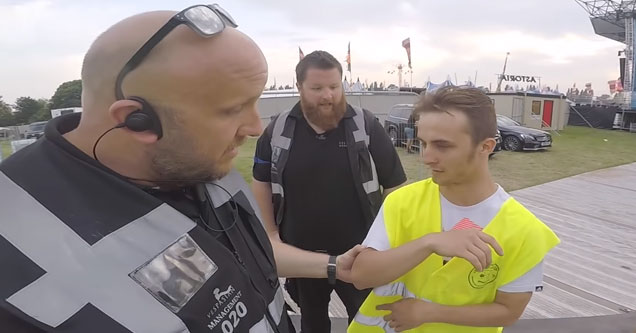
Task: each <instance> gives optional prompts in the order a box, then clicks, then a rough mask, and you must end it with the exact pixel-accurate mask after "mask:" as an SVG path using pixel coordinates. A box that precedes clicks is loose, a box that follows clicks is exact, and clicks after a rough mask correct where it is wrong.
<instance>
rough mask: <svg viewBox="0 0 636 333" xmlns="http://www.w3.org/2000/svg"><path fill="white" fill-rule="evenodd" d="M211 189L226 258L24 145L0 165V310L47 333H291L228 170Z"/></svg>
mask: <svg viewBox="0 0 636 333" xmlns="http://www.w3.org/2000/svg"><path fill="white" fill-rule="evenodd" d="M51 126H53V125H51ZM218 184H219V185H221V186H223V187H224V188H226V189H227V190H228V191H229V192H230V193H231V195H232V197H233V200H234V201H235V202H236V203H237V206H238V214H239V215H240V219H239V220H238V221H237V223H236V224H235V225H234V226H232V221H225V222H224V223H223V225H224V226H225V227H226V228H228V229H227V230H228V231H227V235H228V237H229V239H230V240H231V243H232V244H233V245H234V247H235V251H234V252H233V251H231V250H229V249H228V248H226V247H225V246H223V245H222V244H221V243H220V242H218V241H217V240H216V239H215V238H214V237H213V236H212V235H210V234H209V233H208V232H207V231H205V230H204V229H203V228H201V227H200V226H198V225H196V224H195V223H194V222H193V221H192V220H190V219H189V218H187V217H186V216H185V215H183V214H181V213H180V212H178V211H176V210H175V209H173V208H172V207H170V206H169V205H167V204H165V203H162V202H161V201H159V200H157V199H156V198H155V197H153V196H151V195H149V194H147V193H146V192H144V191H142V190H141V189H139V188H137V187H136V186H134V185H132V184H130V183H128V182H126V181H124V180H122V179H121V178H119V177H115V176H114V175H111V174H108V173H107V172H104V170H101V169H98V168H94V167H92V166H87V165H86V163H85V162H83V161H79V160H77V159H76V158H74V157H72V156H69V154H67V153H66V152H65V151H64V150H62V149H61V148H59V147H58V146H56V145H55V144H53V143H52V142H50V141H47V140H46V139H41V140H40V141H38V142H36V143H35V144H33V145H32V146H30V147H27V148H24V149H23V150H21V151H20V152H18V153H16V154H14V155H13V156H11V157H10V158H9V159H7V160H5V161H4V162H3V163H2V164H0V197H1V198H2V200H0V214H2V220H1V221H0V266H1V267H2V277H1V280H0V281H1V282H2V283H0V296H1V297H0V311H5V312H9V313H10V314H11V315H12V316H13V317H12V318H16V320H20V321H22V322H25V323H29V324H30V325H32V326H33V327H37V328H40V329H43V330H46V331H52V332H166V333H168V332H221V333H227V332H281V333H288V332H292V329H293V328H292V326H291V323H290V322H289V317H288V315H287V312H286V311H285V306H284V297H283V292H282V289H281V287H280V284H279V282H278V278H277V275H276V269H275V263H274V259H273V258H274V256H273V252H272V248H271V245H270V243H269V241H268V238H267V235H266V233H265V231H264V228H263V227H262V225H261V223H260V221H259V218H258V216H257V215H258V213H257V211H256V210H255V209H254V208H253V207H256V206H255V204H254V202H255V201H254V198H253V197H252V194H251V192H250V191H249V190H248V187H247V184H246V183H245V182H244V180H243V179H242V177H241V176H240V175H239V174H238V173H236V172H232V173H231V174H229V175H228V176H227V177H225V178H223V179H221V180H220V181H218ZM208 193H209V195H210V197H211V198H212V202H213V203H214V206H215V207H220V206H222V205H229V204H230V203H228V201H229V199H230V198H229V197H228V195H227V194H226V193H225V192H224V191H222V190H220V189H218V188H217V187H216V186H212V185H208ZM109 225H116V227H111V226H109ZM2 317H3V316H0V318H2ZM0 327H3V323H2V322H1V321H0Z"/></svg>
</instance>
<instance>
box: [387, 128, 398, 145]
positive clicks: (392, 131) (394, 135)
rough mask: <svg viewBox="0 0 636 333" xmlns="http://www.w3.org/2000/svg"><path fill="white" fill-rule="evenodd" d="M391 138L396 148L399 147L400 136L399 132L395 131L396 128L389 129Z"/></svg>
mask: <svg viewBox="0 0 636 333" xmlns="http://www.w3.org/2000/svg"><path fill="white" fill-rule="evenodd" d="M389 138H390V139H391V142H393V145H394V146H397V145H398V135H397V131H396V130H395V128H393V127H391V128H390V129H389Z"/></svg>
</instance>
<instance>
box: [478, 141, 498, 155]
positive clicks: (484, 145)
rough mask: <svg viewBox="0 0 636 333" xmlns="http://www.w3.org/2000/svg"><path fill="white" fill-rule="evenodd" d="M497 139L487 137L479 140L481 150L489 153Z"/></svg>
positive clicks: (493, 148)
mask: <svg viewBox="0 0 636 333" xmlns="http://www.w3.org/2000/svg"><path fill="white" fill-rule="evenodd" d="M496 145H497V141H496V140H495V139H494V138H487V139H486V140H484V141H482V142H481V152H482V153H484V154H487V155H490V153H492V152H493V151H494V150H495V146H496Z"/></svg>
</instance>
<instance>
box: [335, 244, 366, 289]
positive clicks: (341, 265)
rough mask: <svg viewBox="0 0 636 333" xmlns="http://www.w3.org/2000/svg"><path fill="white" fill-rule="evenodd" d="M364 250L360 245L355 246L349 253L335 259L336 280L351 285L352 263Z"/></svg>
mask: <svg viewBox="0 0 636 333" xmlns="http://www.w3.org/2000/svg"><path fill="white" fill-rule="evenodd" d="M365 248H366V247H364V246H362V245H356V246H354V247H352V248H351V249H350V250H349V251H347V252H345V253H343V254H341V255H339V256H337V257H336V278H337V279H338V280H340V281H344V282H347V283H351V281H352V280H351V267H353V261H354V260H355V259H356V257H357V256H358V254H360V252H362V250H364V249H365Z"/></svg>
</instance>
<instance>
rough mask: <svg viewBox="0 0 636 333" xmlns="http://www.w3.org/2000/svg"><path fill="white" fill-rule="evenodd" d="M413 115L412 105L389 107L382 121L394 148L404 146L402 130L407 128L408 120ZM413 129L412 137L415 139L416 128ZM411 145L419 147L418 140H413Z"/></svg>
mask: <svg viewBox="0 0 636 333" xmlns="http://www.w3.org/2000/svg"><path fill="white" fill-rule="evenodd" d="M412 113H413V104H396V105H393V106H392V107H391V110H389V113H388V114H387V115H386V120H385V121H384V129H385V130H386V132H387V133H388V134H389V138H391V141H392V142H393V145H395V146H401V145H403V144H406V135H405V134H404V128H405V127H406V126H407V124H408V121H409V118H410V116H411V114H412ZM413 127H414V128H415V134H414V137H417V126H416V125H413ZM413 145H415V146H416V147H419V142H418V140H414V142H413Z"/></svg>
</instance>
